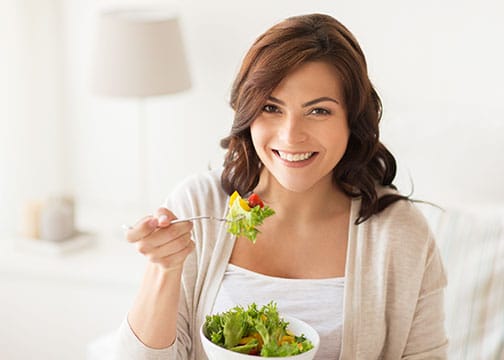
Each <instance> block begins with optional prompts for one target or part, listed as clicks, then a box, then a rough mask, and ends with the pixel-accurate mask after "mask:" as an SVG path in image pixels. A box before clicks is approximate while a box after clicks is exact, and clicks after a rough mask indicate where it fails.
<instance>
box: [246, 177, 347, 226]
mask: <svg viewBox="0 0 504 360" xmlns="http://www.w3.org/2000/svg"><path fill="white" fill-rule="evenodd" d="M254 191H255V192H256V193H257V194H258V195H259V196H260V197H261V198H262V199H264V201H265V202H266V203H267V204H268V206H270V207H271V208H272V209H274V210H275V212H276V215H275V217H276V218H277V219H278V220H292V219H296V220H295V221H296V222H300V221H312V220H314V219H321V218H325V217H327V216H329V217H330V216H334V215H336V214H340V213H343V212H346V211H348V210H349V208H350V201H351V200H350V197H349V196H348V195H346V194H345V193H344V192H343V191H342V190H341V189H340V188H339V187H338V186H336V185H335V184H333V182H332V180H331V178H330V177H328V178H326V179H321V181H320V182H319V183H317V184H315V185H314V186H312V187H311V188H309V189H306V190H305V191H302V192H296V191H291V190H289V189H286V188H284V187H283V186H282V185H281V184H280V183H278V181H276V179H275V178H274V177H273V176H271V175H270V174H269V173H267V172H263V174H261V178H260V181H259V184H258V185H257V187H256V189H255V190H254Z"/></svg>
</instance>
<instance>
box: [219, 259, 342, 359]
mask: <svg viewBox="0 0 504 360" xmlns="http://www.w3.org/2000/svg"><path fill="white" fill-rule="evenodd" d="M344 280H345V279H344V278H328V279H286V278H279V277H272V276H267V275H263V274H259V273H256V272H254V271H250V270H247V269H244V268H241V267H239V266H236V265H233V264H228V266H227V269H226V272H225V274H224V279H223V280H222V283H221V286H220V289H219V292H218V293H217V298H216V299H215V303H214V307H213V311H212V313H214V314H216V313H220V312H224V311H227V310H229V309H230V308H233V307H235V306H236V305H241V306H243V307H247V306H248V305H249V304H251V303H253V302H255V303H256V304H257V305H258V306H262V305H265V304H267V303H269V302H270V301H274V302H276V303H277V305H278V310H279V312H280V313H281V314H285V315H290V316H294V317H296V318H298V319H300V320H303V321H304V322H306V323H308V324H310V325H311V326H313V328H315V330H317V332H318V333H319V336H320V348H319V350H318V352H317V355H316V357H315V359H316V360H333V359H334V360H337V359H338V358H339V353H340V348H341V330H342V323H343V316H342V312H343V290H344V284H345V281H344Z"/></svg>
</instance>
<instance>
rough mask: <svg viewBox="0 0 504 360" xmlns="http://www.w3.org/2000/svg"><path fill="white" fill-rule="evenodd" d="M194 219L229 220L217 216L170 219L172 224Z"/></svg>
mask: <svg viewBox="0 0 504 360" xmlns="http://www.w3.org/2000/svg"><path fill="white" fill-rule="evenodd" d="M193 220H217V221H228V220H227V219H222V218H218V217H215V216H204V215H202V216H193V217H188V218H183V219H175V220H172V221H170V224H177V223H181V222H186V221H193Z"/></svg>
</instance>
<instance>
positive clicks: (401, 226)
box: [358, 188, 434, 255]
mask: <svg viewBox="0 0 504 360" xmlns="http://www.w3.org/2000/svg"><path fill="white" fill-rule="evenodd" d="M390 194H398V193H397V192H396V191H395V190H392V189H386V188H379V189H378V196H379V197H381V196H386V195H390ZM358 226H362V227H363V229H362V230H363V231H362V232H364V233H365V234H366V235H367V236H366V237H367V241H371V242H374V243H376V244H377V248H380V249H382V250H384V251H386V252H391V253H398V254H401V255H411V254H417V255H420V254H424V255H427V251H428V249H429V248H430V247H432V245H433V242H434V239H433V236H432V233H431V230H430V228H429V224H428V222H427V220H426V218H425V217H424V215H423V214H422V212H421V211H420V210H419V209H418V207H417V206H416V205H415V203H414V202H413V201H411V200H406V199H405V200H402V199H401V200H398V201H396V202H394V203H392V204H390V205H389V206H387V207H386V208H385V209H384V210H382V211H381V212H379V213H378V214H375V215H373V216H372V217H371V218H369V219H368V220H366V221H365V222H364V223H362V224H361V225H358Z"/></svg>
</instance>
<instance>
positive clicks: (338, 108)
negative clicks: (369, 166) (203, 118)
mask: <svg viewBox="0 0 504 360" xmlns="http://www.w3.org/2000/svg"><path fill="white" fill-rule="evenodd" d="M342 95H343V94H342V89H341V82H340V79H339V76H338V73H337V71H336V70H335V69H334V67H332V66H331V65H329V64H328V63H325V62H322V61H316V62H307V63H305V64H303V65H301V66H300V67H298V68H296V69H295V70H294V71H292V72H291V73H289V74H288V75H287V76H286V77H285V78H284V79H283V80H282V81H281V82H280V84H279V85H278V86H277V87H276V88H275V89H274V90H273V92H272V94H271V97H270V98H269V100H268V101H267V102H266V105H265V106H264V108H263V110H262V112H261V114H260V115H259V116H258V117H257V118H256V119H255V120H254V121H253V123H252V125H251V126H250V130H251V135H252V142H253V144H254V147H255V150H256V152H257V155H258V156H259V158H260V159H261V162H262V163H263V164H264V166H265V171H268V172H269V173H270V174H271V175H272V176H273V177H274V178H275V179H276V180H277V181H278V183H280V184H281V185H282V186H283V187H284V188H286V189H288V190H290V191H294V192H303V191H307V190H309V189H311V188H313V187H314V186H316V185H323V186H332V185H331V183H332V181H331V176H332V175H331V174H332V170H333V169H334V167H335V166H336V165H337V164H338V162H339V161H340V160H341V158H342V157H343V154H344V153H345V150H346V147H347V143H348V137H349V129H348V123H347V114H346V110H345V106H344V104H343V96H342Z"/></svg>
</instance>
